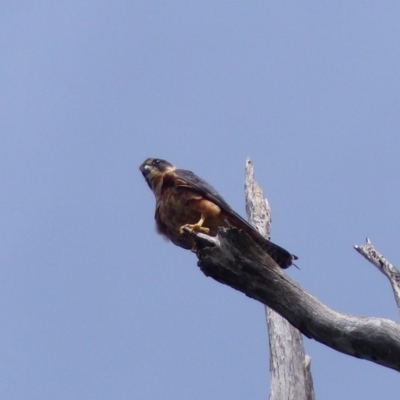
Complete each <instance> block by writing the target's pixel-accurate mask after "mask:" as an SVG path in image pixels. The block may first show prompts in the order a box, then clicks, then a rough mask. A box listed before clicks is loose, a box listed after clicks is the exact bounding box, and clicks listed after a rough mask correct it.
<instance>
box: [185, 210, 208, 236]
mask: <svg viewBox="0 0 400 400" xmlns="http://www.w3.org/2000/svg"><path fill="white" fill-rule="evenodd" d="M204 220H205V218H204V215H203V214H201V218H200V220H199V222H197V223H196V224H185V225H182V226H181V227H180V228H179V232H180V234H181V235H183V233H184V232H185V231H184V230H183V229H184V228H190V232H202V233H208V232H210V229H209V228H206V227H203V224H204Z"/></svg>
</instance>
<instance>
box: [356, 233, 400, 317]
mask: <svg viewBox="0 0 400 400" xmlns="http://www.w3.org/2000/svg"><path fill="white" fill-rule="evenodd" d="M366 242H367V244H366V245H365V246H357V245H354V248H355V249H356V250H357V251H358V252H359V253H360V254H361V255H362V256H364V257H365V258H366V259H367V260H368V261H369V262H371V263H372V264H373V265H375V267H376V268H378V270H379V271H380V272H382V274H384V275H385V276H386V277H387V278H388V279H389V282H390V284H391V285H392V289H393V294H394V298H395V300H396V303H397V309H398V311H399V312H400V272H399V270H398V269H397V268H396V267H395V266H394V265H393V264H391V263H390V262H389V261H388V260H386V258H385V257H383V255H382V254H380V253H379V252H378V251H377V250H376V249H375V247H374V245H373V244H372V243H371V241H370V240H369V239H368V238H367V240H366Z"/></svg>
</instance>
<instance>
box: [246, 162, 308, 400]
mask: <svg viewBox="0 0 400 400" xmlns="http://www.w3.org/2000/svg"><path fill="white" fill-rule="evenodd" d="M245 197H246V211H247V217H248V218H249V222H250V223H251V224H252V225H253V226H254V227H255V228H256V229H257V230H258V231H259V232H260V233H261V234H262V235H263V236H265V237H266V238H267V239H269V238H270V232H271V209H270V207H269V204H268V201H267V200H266V199H265V198H264V193H263V190H262V189H261V188H260V186H259V185H258V183H257V182H256V180H255V178H254V166H253V164H252V162H251V161H250V160H249V159H248V160H246V168H245ZM265 314H266V319H267V325H268V335H269V348H270V370H271V394H270V397H269V399H270V400H286V399H287V400H289V399H290V400H313V399H314V389H313V382H312V376H311V372H310V362H311V359H310V358H308V359H307V363H306V356H305V351H304V344H303V338H302V336H301V333H300V332H299V331H298V330H297V329H296V328H294V327H293V326H292V325H291V324H290V323H289V322H288V321H287V320H286V319H284V318H283V317H281V316H280V315H279V314H277V313H276V312H275V311H273V310H272V309H271V308H269V307H267V306H265Z"/></svg>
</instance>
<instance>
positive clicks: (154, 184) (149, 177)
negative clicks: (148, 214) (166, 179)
mask: <svg viewBox="0 0 400 400" xmlns="http://www.w3.org/2000/svg"><path fill="white" fill-rule="evenodd" d="M139 169H140V172H141V173H142V174H143V176H144V179H146V182H147V184H148V185H149V187H150V189H151V190H152V191H153V192H154V193H156V191H157V188H159V185H160V184H162V179H163V176H164V174H166V173H168V172H172V171H174V170H175V169H176V167H175V166H173V165H172V164H171V163H169V162H168V161H165V160H162V159H161V158H148V159H146V160H145V161H144V162H143V163H142V165H141V166H140V167H139Z"/></svg>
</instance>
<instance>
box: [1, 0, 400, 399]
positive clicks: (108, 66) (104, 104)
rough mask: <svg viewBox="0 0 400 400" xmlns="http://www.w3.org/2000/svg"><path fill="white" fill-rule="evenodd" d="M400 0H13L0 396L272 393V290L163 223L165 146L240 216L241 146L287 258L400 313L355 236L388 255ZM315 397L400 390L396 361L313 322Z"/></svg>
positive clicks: (5, 94)
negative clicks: (344, 348)
mask: <svg viewBox="0 0 400 400" xmlns="http://www.w3.org/2000/svg"><path fill="white" fill-rule="evenodd" d="M399 15H400V5H399V3H398V2H390V1H387V2H386V1H384V2H379V4H378V3H375V2H357V1H353V2H342V1H336V2H333V3H332V2H319V3H316V2H309V1H303V2H269V1H253V2H242V1H218V2H215V1H202V2H185V1H169V2H167V1H154V2H148V1H129V2H128V1H84V2H81V1H68V2H50V1H36V2H31V1H19V2H2V3H1V4H0V121H1V135H0V193H1V195H0V219H1V224H0V243H1V245H0V271H1V272H0V321H1V323H0V352H1V354H0V397H1V398H2V399H8V400H13V399H40V400H43V399H60V400H61V399H146V400H147V399H175V400H180V399H185V400H186V399H199V400H200V399H265V398H267V397H268V393H269V354H268V341H267V332H266V326H265V325H266V324H265V318H264V309H263V306H262V305H261V304H259V303H257V302H255V301H253V300H251V299H248V298H246V297H245V296H244V295H242V294H241V293H239V292H236V291H234V290H232V289H230V288H228V287H225V286H222V285H220V284H218V283H216V282H214V281H213V280H211V279H209V278H206V277H205V276H204V275H203V274H202V273H201V272H200V271H199V269H198V268H197V266H196V261H197V260H196V257H195V256H194V255H193V254H191V253H190V252H188V251H184V250H182V249H180V248H178V247H175V246H173V245H172V244H171V243H167V242H166V241H164V240H163V239H162V238H161V237H159V236H157V235H156V233H155V229H154V222H153V214H154V198H153V195H152V193H151V192H150V191H149V189H148V187H147V185H146V184H145V182H144V180H143V178H142V176H141V175H140V173H139V171H138V166H139V164H141V163H142V161H143V160H144V159H145V158H147V157H162V158H165V159H167V160H169V161H170V162H172V163H174V164H176V165H178V166H179V167H181V168H186V169H190V170H193V171H195V172H196V173H197V174H199V175H200V176H202V177H203V178H205V179H206V180H208V181H209V182H210V183H211V184H212V185H213V186H215V187H216V188H217V189H218V190H219V191H220V192H221V194H222V195H223V196H224V197H225V198H226V200H227V201H228V202H229V203H230V204H231V205H232V206H233V207H234V208H235V209H236V210H237V211H238V212H239V213H241V214H242V215H245V212H244V193H243V177H244V165H245V159H246V157H248V156H249V157H250V158H251V159H252V160H253V162H254V164H255V168H256V178H257V180H258V181H259V183H260V184H261V185H262V187H263V188H264V190H265V193H266V195H267V196H268V199H269V201H270V204H271V207H272V213H273V224H272V238H273V240H274V241H275V242H277V243H278V244H280V245H282V246H284V247H285V248H287V249H289V250H290V251H292V252H293V253H295V254H297V255H298V256H299V262H298V265H299V266H300V268H301V270H300V271H298V270H296V269H294V268H293V269H291V270H289V271H288V274H289V275H290V276H291V277H293V278H294V279H295V280H296V281H298V282H299V283H300V284H301V285H302V286H303V287H304V288H305V289H306V290H307V291H309V292H310V293H311V294H313V295H314V296H316V297H318V298H319V299H320V300H321V301H322V302H324V303H325V304H327V305H329V306H330V307H332V308H334V309H336V310H338V311H341V312H346V313H352V314H360V315H369V316H377V317H383V318H389V319H392V320H396V321H397V320H398V313H397V309H396V306H395V302H394V299H393V295H392V291H391V288H390V285H389V283H388V281H387V280H386V278H385V277H384V276H383V275H382V274H380V273H379V272H378V271H377V270H376V269H375V268H374V267H373V266H372V265H370V264H368V263H367V262H366V261H365V260H364V259H363V258H362V257H361V256H360V255H358V254H357V252H356V251H354V250H353V248H352V246H353V244H363V243H364V240H365V237H366V236H369V237H371V239H372V241H373V243H374V244H375V245H376V246H377V248H378V249H379V250H380V251H382V252H383V253H384V254H385V256H386V257H387V258H388V259H389V260H390V261H392V262H393V263H396V262H397V259H398V253H399V246H398V236H399V227H400V213H399V207H398V203H399V196H400V181H399V168H400V158H399V150H400V135H399V128H400V113H399V104H400V79H399V73H400V51H399V48H400V24H399ZM305 344H306V349H307V352H308V354H309V355H310V356H311V357H312V372H313V377H314V383H315V391H316V396H317V398H319V399H327V400H330V399H332V400H333V399H339V398H340V399H371V400H372V399H377V398H385V399H386V400H391V399H393V400H394V399H398V396H399V391H400V380H399V376H398V373H397V372H394V371H392V370H389V369H387V368H384V367H380V366H378V365H375V364H373V363H370V362H367V361H363V360H358V359H355V358H351V357H348V356H345V355H342V354H340V353H337V352H335V351H333V350H331V349H329V348H327V347H325V346H323V345H321V344H319V343H316V342H314V341H310V340H308V339H305Z"/></svg>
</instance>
